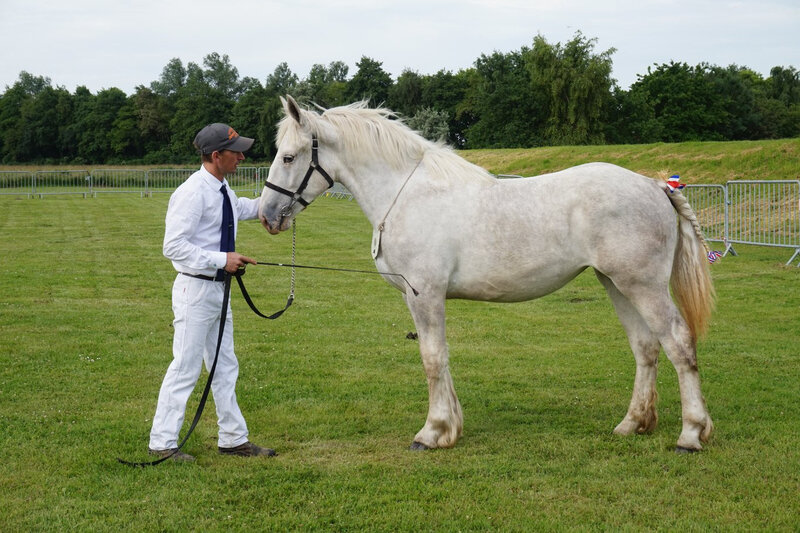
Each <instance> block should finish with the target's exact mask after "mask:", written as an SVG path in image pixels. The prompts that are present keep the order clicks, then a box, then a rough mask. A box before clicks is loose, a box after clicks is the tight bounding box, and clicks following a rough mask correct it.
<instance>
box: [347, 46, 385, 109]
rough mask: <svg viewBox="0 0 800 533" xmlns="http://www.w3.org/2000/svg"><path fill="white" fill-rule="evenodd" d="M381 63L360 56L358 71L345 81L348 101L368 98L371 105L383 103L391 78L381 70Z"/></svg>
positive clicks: (357, 64)
mask: <svg viewBox="0 0 800 533" xmlns="http://www.w3.org/2000/svg"><path fill="white" fill-rule="evenodd" d="M382 65H383V63H381V62H380V61H375V60H374V59H371V58H369V57H367V56H361V60H360V61H359V62H358V63H356V66H357V67H358V71H357V72H356V73H355V75H354V76H353V77H352V78H351V79H350V81H349V82H348V83H347V90H346V93H345V94H346V96H347V98H348V99H349V100H350V101H355V100H369V101H370V102H371V103H372V105H385V104H386V102H387V101H388V99H389V88H390V87H391V86H392V78H391V76H389V74H388V73H386V72H385V71H384V70H383V66H382Z"/></svg>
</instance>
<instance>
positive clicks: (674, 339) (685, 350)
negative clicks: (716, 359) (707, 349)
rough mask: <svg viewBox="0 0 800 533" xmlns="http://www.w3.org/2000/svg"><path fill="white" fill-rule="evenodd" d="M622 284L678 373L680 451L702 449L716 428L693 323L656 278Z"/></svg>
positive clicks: (622, 290) (625, 292)
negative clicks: (703, 385)
mask: <svg viewBox="0 0 800 533" xmlns="http://www.w3.org/2000/svg"><path fill="white" fill-rule="evenodd" d="M628 289H629V290H626V288H625V287H621V288H620V291H621V292H622V293H624V294H625V295H626V296H627V297H628V300H629V301H630V303H631V304H632V305H633V306H634V307H635V308H636V310H637V311H638V312H639V314H640V315H641V317H642V319H643V320H644V321H645V323H646V324H647V326H648V327H649V328H650V331H652V332H653V333H654V334H655V336H656V337H657V338H658V341H659V342H660V344H661V346H662V347H663V348H664V352H665V353H666V354H667V357H668V358H669V360H670V362H671V363H672V365H673V366H674V367H675V371H676V372H677V374H678V384H679V386H680V393H681V414H682V419H683V428H682V430H681V434H680V437H679V438H678V451H697V450H700V449H702V447H703V446H702V444H701V441H703V442H707V441H708V438H709V437H710V435H711V432H712V430H713V428H714V424H713V422H712V421H711V416H710V415H709V414H708V410H707V409H706V402H705V399H704V398H703V393H702V391H701V390H700V374H699V372H698V370H697V350H696V342H695V339H694V337H693V336H692V333H691V331H690V330H689V326H688V325H687V324H686V320H684V318H683V316H682V315H681V314H680V311H678V307H677V306H676V305H675V302H673V301H672V298H671V297H670V294H669V290H668V289H667V287H666V285H665V286H660V285H659V284H657V283H655V282H653V283H650V284H649V285H648V284H642V283H639V284H637V285H635V289H632V290H630V287H629V288H628Z"/></svg>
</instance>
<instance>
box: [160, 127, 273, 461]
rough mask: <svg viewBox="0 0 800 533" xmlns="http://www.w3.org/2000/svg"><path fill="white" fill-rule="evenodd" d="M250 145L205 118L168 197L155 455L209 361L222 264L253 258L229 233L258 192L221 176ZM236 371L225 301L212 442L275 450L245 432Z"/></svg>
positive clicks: (251, 214)
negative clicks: (168, 339)
mask: <svg viewBox="0 0 800 533" xmlns="http://www.w3.org/2000/svg"><path fill="white" fill-rule="evenodd" d="M252 145H253V139H250V138H247V137H241V136H240V135H239V134H238V133H236V131H234V129H233V128H231V127H229V126H228V125H226V124H219V123H216V124H211V125H208V126H206V127H205V128H203V129H202V130H200V132H199V133H198V134H197V136H196V137H195V139H194V146H195V148H197V150H198V151H199V152H200V154H201V160H202V166H201V168H200V170H198V171H197V172H195V173H194V174H192V175H191V176H190V177H189V179H187V180H186V181H185V182H184V183H183V184H181V185H180V186H179V187H178V188H177V189H176V190H175V192H174V193H173V194H172V197H171V198H170V200H169V207H168V208H167V216H166V230H165V232H164V256H165V257H167V259H170V260H171V261H172V265H173V266H174V267H175V270H177V271H178V275H177V276H176V278H175V282H174V284H173V287H172V310H173V313H174V314H175V320H174V322H173V325H174V338H173V342H172V354H173V359H172V363H171V364H170V365H169V368H168V369H167V373H166V375H165V376H164V381H163V383H162V385H161V391H160V392H159V395H158V405H157V407H156V414H155V416H154V417H153V427H152V430H151V431H150V446H149V449H150V453H151V454H153V455H156V456H159V457H164V456H167V455H169V454H170V453H172V452H173V451H175V449H176V448H177V445H178V444H177V443H178V432H179V431H180V428H181V426H182V425H183V419H184V415H185V411H186V402H187V401H188V399H189V395H190V394H191V392H192V390H193V389H194V387H195V384H196V383H197V379H198V378H199V377H200V370H201V366H202V362H203V360H204V359H205V362H206V368H207V369H210V368H211V365H212V364H213V361H214V353H215V348H216V345H217V338H218V334H219V321H220V311H221V308H222V300H223V296H224V294H223V292H224V286H225V283H224V273H223V270H224V271H227V272H230V273H235V272H236V271H237V270H238V269H240V268H244V266H245V265H246V264H247V263H251V264H255V263H256V261H255V260H254V259H251V258H249V257H245V256H244V255H241V254H240V253H238V252H236V251H235V238H236V229H237V222H238V221H239V220H245V219H253V218H256V217H257V216H258V200H257V199H250V198H237V196H236V194H235V193H234V192H233V191H232V190H230V188H229V187H228V182H227V180H226V179H225V176H226V175H228V174H232V173H234V172H236V168H237V166H238V165H239V163H240V162H241V161H243V160H244V154H243V152H245V151H246V150H248V149H249V148H250V147H251V146H252ZM227 202H229V203H228V205H227V206H226V205H225V204H226V203H227ZM238 375H239V363H238V361H237V359H236V355H235V354H234V350H233V317H232V315H231V310H230V306H229V307H228V314H227V320H226V322H225V332H224V336H223V339H222V344H221V346H220V350H219V357H218V360H217V367H216V370H215V374H214V378H213V380H212V382H211V392H212V394H213V396H214V404H215V405H216V409H217V418H218V420H217V422H218V424H219V437H218V442H217V446H218V449H219V452H220V453H222V454H226V455H238V456H245V457H251V456H259V455H263V456H273V455H276V453H275V451H274V450H271V449H268V448H262V447H260V446H256V445H255V444H253V443H251V442H250V441H249V440H248V438H247V436H248V431H247V424H246V423H245V421H244V417H243V416H242V413H241V411H240V410H239V405H238V404H237V402H236V392H235V387H236V379H237V377H238ZM172 459H174V460H176V461H193V460H194V457H192V456H191V455H189V454H187V453H184V452H182V451H180V450H179V451H177V453H175V454H174V455H172Z"/></svg>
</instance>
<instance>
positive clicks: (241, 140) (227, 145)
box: [194, 122, 253, 154]
mask: <svg viewBox="0 0 800 533" xmlns="http://www.w3.org/2000/svg"><path fill="white" fill-rule="evenodd" d="M194 146H195V148H197V149H198V150H199V151H200V153H201V154H210V153H212V152H219V151H220V150H231V151H234V152H244V151H246V150H249V149H250V147H251V146H253V139H251V138H249V137H242V136H241V135H239V134H238V133H236V130H234V129H233V128H231V127H230V126H228V125H227V124H221V123H219V122H216V123H214V124H209V125H208V126H206V127H205V128H203V129H202V130H200V131H199V132H198V133H197V136H196V137H195V138H194Z"/></svg>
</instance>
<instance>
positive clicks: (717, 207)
mask: <svg viewBox="0 0 800 533" xmlns="http://www.w3.org/2000/svg"><path fill="white" fill-rule="evenodd" d="M683 194H684V196H686V199H687V200H689V204H690V205H691V206H692V209H693V210H694V212H695V214H696V215H697V220H698V221H699V222H700V227H701V228H703V233H704V234H705V237H706V240H708V241H719V242H722V243H724V244H725V245H726V248H725V253H728V252H729V251H730V250H729V246H728V237H727V236H728V189H727V188H726V187H725V185H687V186H686V187H685V188H684V189H683Z"/></svg>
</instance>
